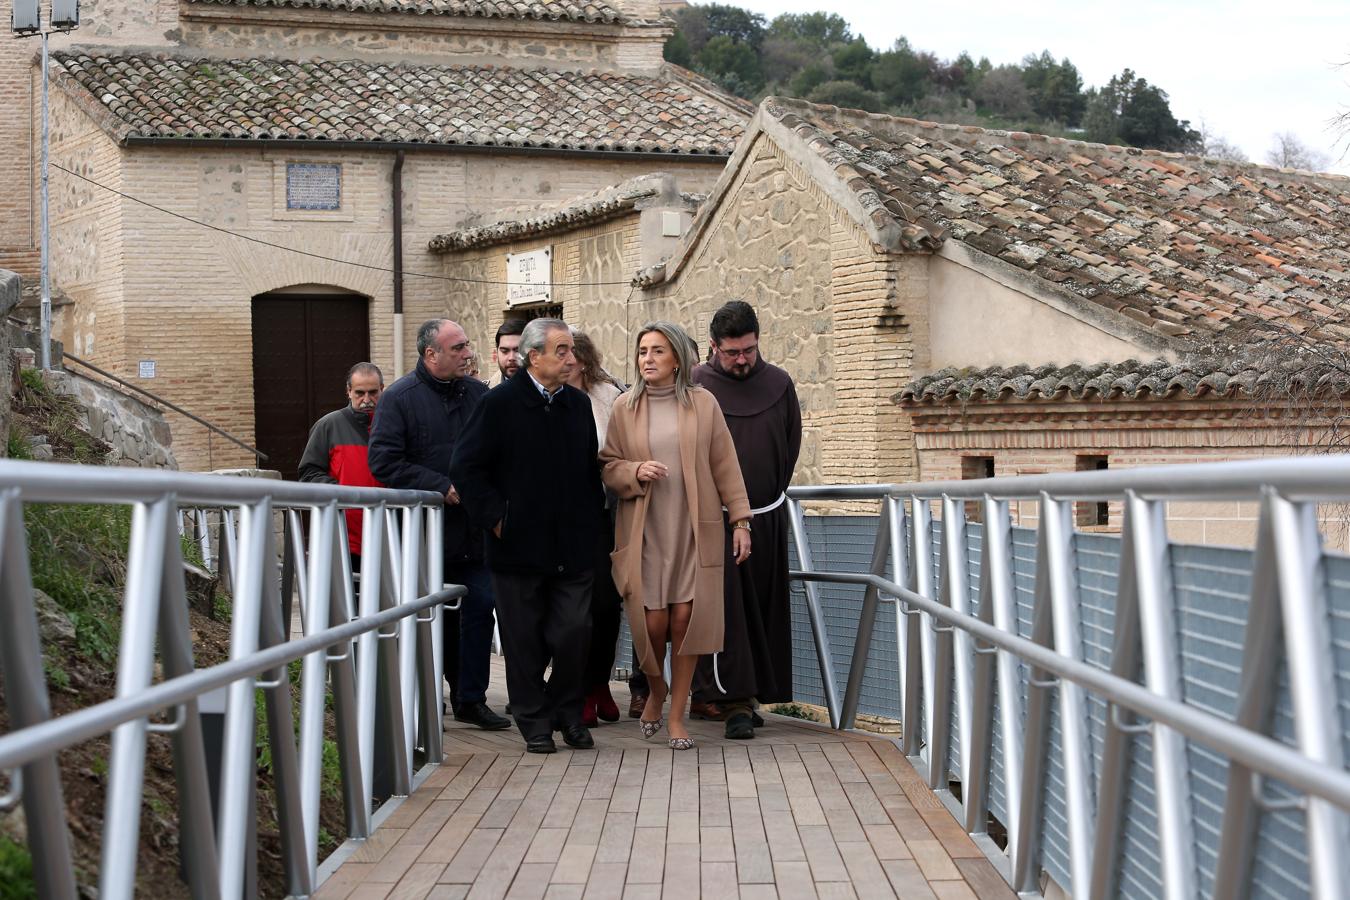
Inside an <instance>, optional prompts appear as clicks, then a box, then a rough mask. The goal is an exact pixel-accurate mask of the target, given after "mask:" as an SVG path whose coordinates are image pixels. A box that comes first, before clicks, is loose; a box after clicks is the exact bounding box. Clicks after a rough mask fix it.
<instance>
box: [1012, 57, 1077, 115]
mask: <svg viewBox="0 0 1350 900" xmlns="http://www.w3.org/2000/svg"><path fill="white" fill-rule="evenodd" d="M1022 80H1023V82H1025V83H1026V86H1027V91H1028V94H1029V98H1030V100H1031V108H1032V110H1033V111H1034V112H1035V113H1036V115H1038V116H1040V117H1041V118H1042V119H1046V120H1048V121H1053V122H1063V123H1064V124H1065V125H1069V126H1077V125H1078V124H1079V123H1080V122H1082V120H1083V113H1084V111H1085V110H1086V109H1087V97H1086V96H1084V94H1083V78H1082V76H1081V75H1079V74H1078V69H1077V67H1075V66H1074V64H1073V63H1071V62H1069V60H1068V58H1067V57H1066V58H1065V59H1064V61H1063V62H1056V61H1055V58H1054V57H1053V56H1051V55H1050V51H1049V50H1044V51H1042V52H1041V55H1040V56H1028V57H1026V58H1025V59H1023V60H1022Z"/></svg>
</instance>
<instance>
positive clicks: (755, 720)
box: [750, 709, 764, 728]
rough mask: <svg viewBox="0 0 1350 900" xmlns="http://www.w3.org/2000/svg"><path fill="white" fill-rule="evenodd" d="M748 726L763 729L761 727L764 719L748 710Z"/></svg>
mask: <svg viewBox="0 0 1350 900" xmlns="http://www.w3.org/2000/svg"><path fill="white" fill-rule="evenodd" d="M750 724H751V725H753V726H755V727H756V728H763V727H764V719H763V717H761V716H760V714H759V713H758V712H757V711H755V710H753V709H752V710H750Z"/></svg>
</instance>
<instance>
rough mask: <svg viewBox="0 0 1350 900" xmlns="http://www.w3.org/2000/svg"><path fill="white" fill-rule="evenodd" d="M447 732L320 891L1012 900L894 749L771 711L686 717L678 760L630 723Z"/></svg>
mask: <svg viewBox="0 0 1350 900" xmlns="http://www.w3.org/2000/svg"><path fill="white" fill-rule="evenodd" d="M492 683H493V684H494V685H498V686H499V685H503V684H504V683H505V678H504V673H503V671H502V668H501V662H500V659H497V658H494V672H493V678H492ZM614 687H615V688H616V691H615V695H616V699H618V700H619V705H620V707H621V708H623V709H624V710H625V712H626V710H627V705H628V703H627V701H628V695H627V691H626V690H622V694H620V690H621V688H622V686H621V685H618V684H616V685H615V686H614ZM503 693H504V691H503V689H501V688H500V687H499V688H498V689H497V690H495V691H494V692H493V694H492V696H491V697H490V698H489V702H491V703H492V704H493V705H494V707H496V708H497V709H500V708H501V706H502V705H503V704H504V702H505V699H504V697H503V696H502V694H503ZM447 723H448V724H447V727H446V735H445V736H446V743H445V746H446V760H445V764H444V765H443V766H441V767H440V768H439V769H438V770H436V771H435V772H434V773H433V774H432V775H431V777H430V778H428V779H427V781H426V782H425V783H423V785H422V786H421V787H420V788H419V789H418V790H417V791H416V792H415V793H414V794H413V796H411V797H410V798H408V799H407V800H406V801H404V802H403V803H402V805H400V806H399V807H398V809H396V810H395V811H394V812H393V814H392V815H390V817H389V818H388V819H387V820H386V821H385V822H384V824H383V825H382V826H381V827H380V828H379V829H378V830H377V831H376V832H375V834H374V836H372V837H371V838H370V840H369V841H367V842H366V844H365V845H364V846H363V847H361V848H360V849H359V850H358V851H357V852H356V853H355V854H354V855H353V856H351V858H350V859H348V860H347V861H346V862H345V863H343V865H342V866H341V868H339V869H338V871H337V872H336V873H335V874H334V875H333V876H332V877H331V878H330V879H329V880H328V881H327V882H326V883H325V884H324V885H323V887H322V889H321V890H320V891H319V893H318V896H319V897H321V898H329V900H338V898H348V897H350V898H386V897H388V898H400V900H421V898H461V897H471V898H477V897H484V898H500V897H510V898H516V897H520V898H543V897H549V898H552V897H558V898H562V897H595V898H660V897H667V898H670V897H677V898H681V900H683V898H696V897H700V896H702V897H704V898H735V897H741V898H746V900H749V898H761V897H790V898H798V897H801V898H811V897H819V898H827V897H831V898H833V897H896V896H899V897H902V898H914V900H918V898H972V897H980V898H1000V900H1012V898H1013V897H1014V895H1013V894H1012V892H1011V891H1010V890H1009V888H1008V887H1007V885H1006V883H1005V882H1004V881H1003V879H1002V878H1001V877H999V875H998V873H997V872H996V871H995V870H994V868H993V866H992V865H991V864H990V863H989V861H988V860H986V859H985V857H984V855H983V854H982V853H981V852H980V850H979V849H978V848H977V847H976V846H975V844H974V843H973V842H972V841H971V840H970V838H969V837H967V835H966V834H965V832H964V830H963V829H962V828H961V826H960V824H958V823H957V821H956V820H955V819H954V818H953V817H952V815H951V814H950V813H949V812H947V810H946V808H945V807H943V806H942V804H941V803H939V802H938V800H937V798H936V797H935V796H934V795H933V793H932V792H931V791H929V790H928V787H927V786H926V785H925V784H924V782H923V781H922V780H921V779H920V778H919V776H918V775H917V774H916V773H915V771H914V769H913V768H912V767H911V766H910V764H909V761H908V760H906V759H905V757H904V756H903V755H902V754H901V753H900V751H899V749H897V748H896V747H895V746H894V745H893V744H892V743H891V742H890V741H888V740H884V739H880V738H874V737H869V736H866V735H861V734H856V733H838V732H834V731H831V730H829V729H828V728H824V727H822V726H818V725H813V724H810V723H806V722H801V721H798V720H795V719H788V718H783V717H779V716H769V717H768V723H767V725H766V726H765V727H764V728H762V729H759V730H758V731H757V733H756V734H757V736H756V738H755V739H754V740H752V741H728V740H725V739H724V738H723V737H722V726H721V723H716V722H693V723H691V728H690V732H691V734H692V735H693V736H694V738H695V740H697V741H698V748H697V749H696V750H691V751H685V752H678V751H673V750H670V749H668V748H667V747H666V745H665V741H664V740H662V739H661V738H663V737H664V736H665V731H664V730H663V731H662V732H661V735H660V736H659V737H658V738H653V739H652V741H651V742H645V741H643V740H642V736H641V734H640V733H639V731H638V727H637V723H636V722H635V721H634V720H632V719H628V718H626V717H625V718H624V719H623V720H621V721H620V722H619V723H618V724H614V725H602V726H601V727H600V728H597V729H594V731H593V734H594V735H595V741H596V749H595V750H590V751H570V750H568V749H567V748H566V747H565V746H564V745H562V743H561V741H560V742H559V747H560V751H559V752H558V753H556V754H554V755H551V756H538V755H532V754H527V753H524V752H523V750H524V747H523V744H522V742H521V740H520V735H519V734H518V733H517V732H516V731H515V729H514V728H513V729H511V730H510V731H505V732H496V733H488V732H483V731H479V730H477V729H474V728H467V727H464V726H462V725H460V724H459V723H457V722H452V721H450V720H447Z"/></svg>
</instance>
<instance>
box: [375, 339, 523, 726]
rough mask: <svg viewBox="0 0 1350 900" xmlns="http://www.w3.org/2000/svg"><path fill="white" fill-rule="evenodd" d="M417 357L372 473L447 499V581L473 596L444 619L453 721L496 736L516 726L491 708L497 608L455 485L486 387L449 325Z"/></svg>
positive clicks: (380, 438)
mask: <svg viewBox="0 0 1350 900" xmlns="http://www.w3.org/2000/svg"><path fill="white" fill-rule="evenodd" d="M417 354H418V357H419V358H418V360H417V368H416V369H415V370H414V371H412V372H410V373H408V374H407V375H404V376H403V377H402V378H400V379H399V380H398V381H395V382H394V383H393V384H392V385H390V386H389V389H388V390H387V391H385V393H384V397H383V398H382V399H381V400H380V405H379V407H378V408H377V410H376V413H375V425H374V427H373V428H372V430H371V433H370V453H369V459H370V471H371V474H373V475H374V476H375V477H376V478H378V479H379V480H380V481H381V482H382V483H384V484H385V485H386V486H388V487H391V488H400V489H409V488H411V489H415V490H421V491H434V492H435V493H437V494H441V495H442V496H444V497H445V515H444V529H443V544H442V552H443V556H444V559H445V569H444V575H445V581H446V583H447V584H462V585H464V586H465V587H467V588H468V589H469V593H468V595H467V596H466V597H464V599H463V600H462V601H461V602H460V608H459V611H458V612H453V611H451V610H446V613H445V617H444V622H445V679H446V681H448V682H450V698H451V705H452V708H453V709H454V714H455V718H456V719H458V720H459V721H461V722H469V723H471V724H473V725H477V726H478V727H479V728H483V729H486V730H488V731H497V730H500V729H503V728H510V727H511V722H510V720H509V719H507V718H505V717H504V716H500V715H498V714H497V713H495V712H493V711H492V709H491V707H489V706H488V705H487V687H488V666H489V656H490V654H491V653H492V627H493V615H492V606H493V604H492V584H491V581H490V579H489V578H488V574H487V569H486V567H485V566H484V565H483V533H482V532H481V531H480V530H478V529H476V528H474V527H473V526H472V525H471V524H470V523H469V517H468V515H466V514H465V512H464V508H463V507H462V506H461V505H460V502H459V492H458V491H456V490H455V485H454V483H453V482H452V481H451V479H450V457H451V456H452V454H453V453H454V449H455V444H456V443H457V442H458V441H459V440H460V438H461V436H462V435H463V433H464V426H465V425H466V424H467V423H468V421H469V416H470V414H471V413H472V412H473V411H474V408H475V407H476V406H477V405H478V403H479V401H481V400H482V398H483V395H484V394H486V393H487V385H485V384H484V383H483V382H481V381H479V380H478V379H476V378H470V377H468V371H469V364H470V363H471V362H472V360H473V350H472V349H471V348H470V346H469V339H468V337H467V336H466V335H465V334H464V329H463V328H460V327H459V326H458V325H456V324H455V323H454V322H451V321H450V320H449V319H432V320H430V321H428V322H423V323H422V327H420V328H419V329H417Z"/></svg>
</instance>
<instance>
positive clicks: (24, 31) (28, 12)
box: [9, 0, 80, 369]
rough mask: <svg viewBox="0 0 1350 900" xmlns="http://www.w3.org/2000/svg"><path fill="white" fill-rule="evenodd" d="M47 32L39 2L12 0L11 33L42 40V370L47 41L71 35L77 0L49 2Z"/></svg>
mask: <svg viewBox="0 0 1350 900" xmlns="http://www.w3.org/2000/svg"><path fill="white" fill-rule="evenodd" d="M47 21H48V22H49V23H50V26H51V27H50V28H48V29H46V30H44V29H43V27H42V9H41V6H40V4H39V2H38V0H14V7H13V11H12V12H11V13H10V18H9V24H10V29H11V30H12V31H13V32H14V36H15V37H21V38H24V37H34V36H38V35H40V36H41V37H42V174H41V181H40V183H41V193H42V308H41V320H42V325H41V328H42V368H44V369H50V368H51V367H52V283H51V271H50V265H49V257H50V249H49V248H50V244H51V225H50V222H49V220H48V216H47V193H48V192H47V158H48V155H49V152H48V151H49V147H50V141H49V137H48V127H47V120H48V112H47V109H48V107H47V63H48V56H47V39H48V38H50V37H51V36H52V35H53V34H55V33H57V32H60V33H63V34H64V33H67V32H70V31H74V30H75V29H76V28H78V27H79V26H80V0H51V12H50V15H49V16H48V18H47Z"/></svg>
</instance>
